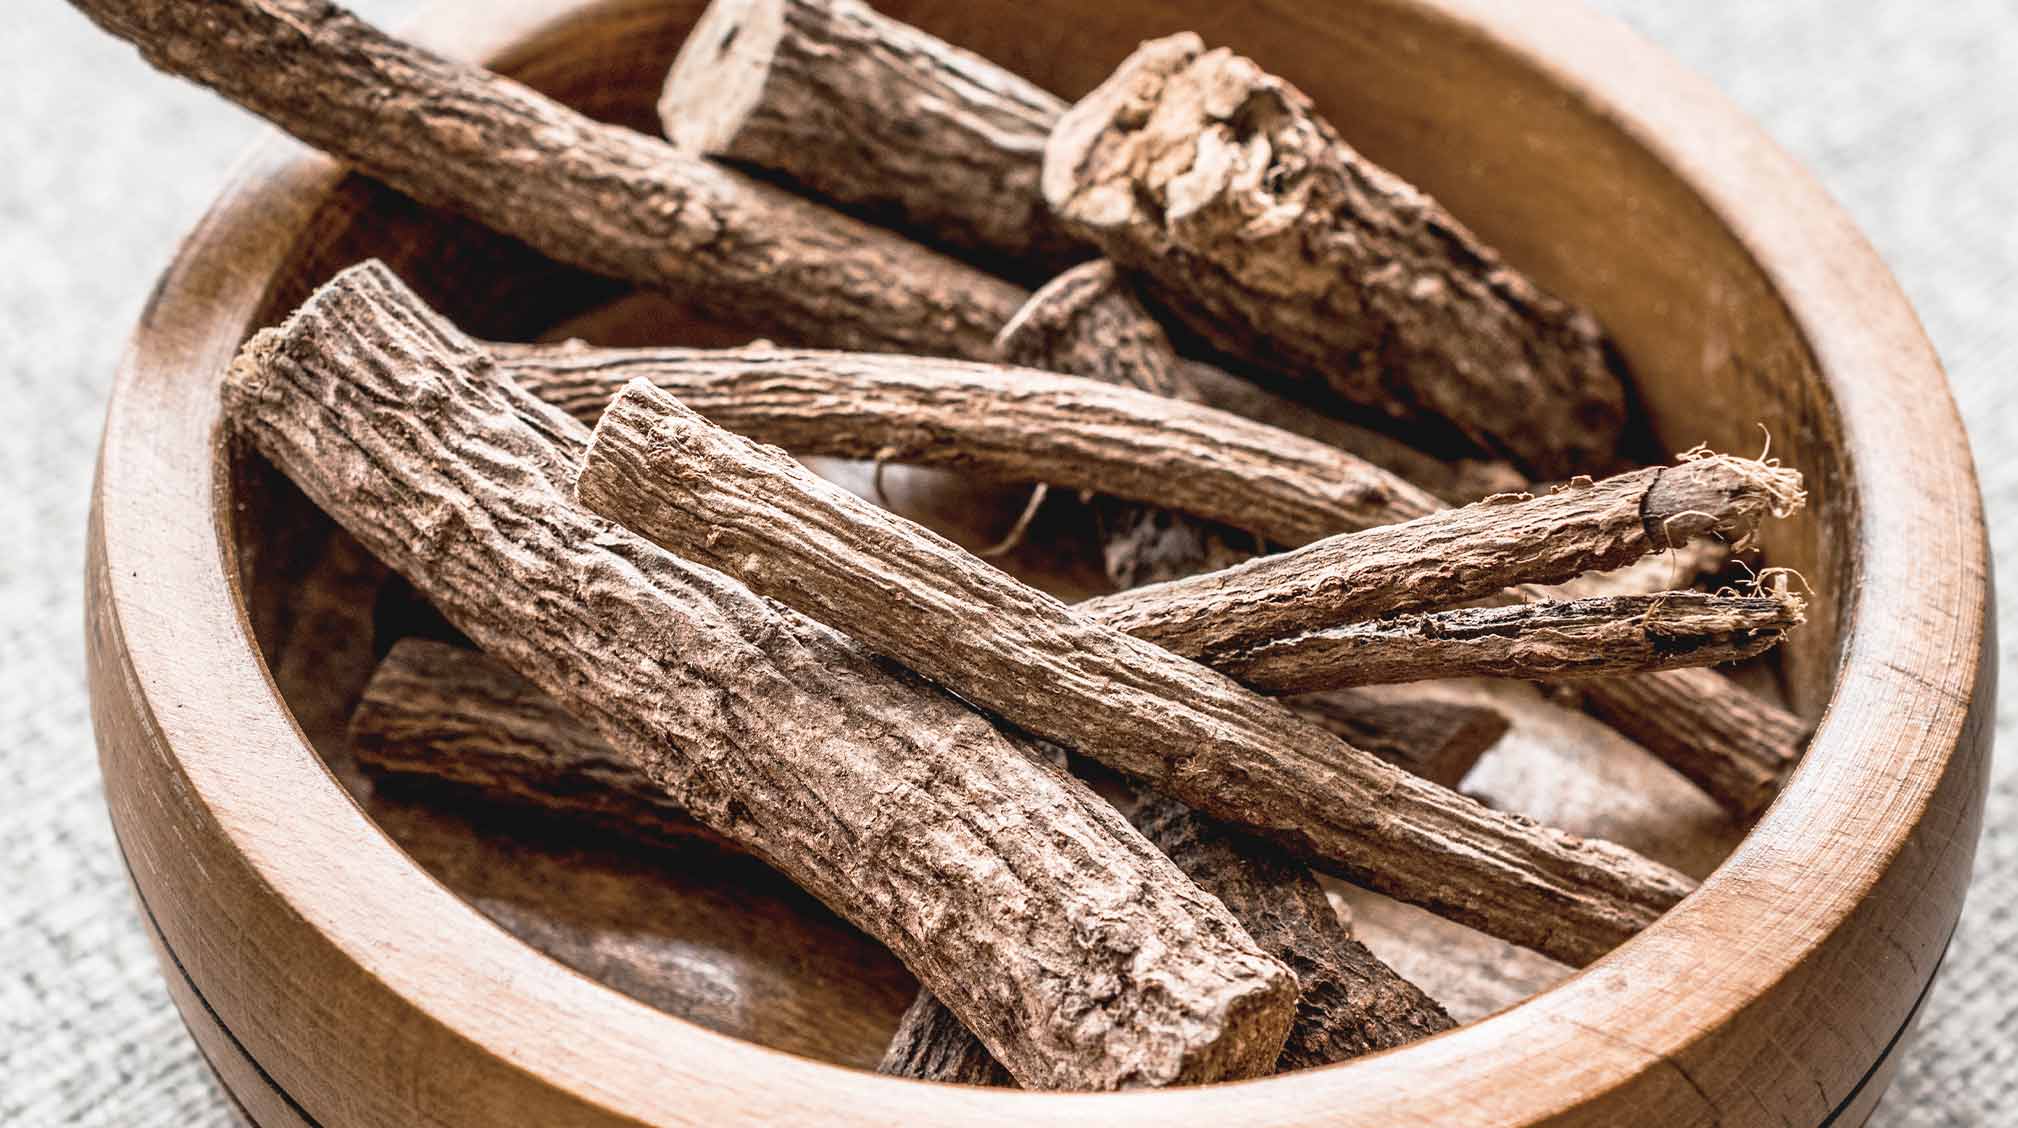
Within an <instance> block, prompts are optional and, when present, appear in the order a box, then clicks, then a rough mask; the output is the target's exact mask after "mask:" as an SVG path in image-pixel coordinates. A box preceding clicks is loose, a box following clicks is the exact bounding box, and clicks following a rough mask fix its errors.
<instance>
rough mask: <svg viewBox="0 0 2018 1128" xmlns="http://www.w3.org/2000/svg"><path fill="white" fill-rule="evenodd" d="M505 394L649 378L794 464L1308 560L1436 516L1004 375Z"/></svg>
mask: <svg viewBox="0 0 2018 1128" xmlns="http://www.w3.org/2000/svg"><path fill="white" fill-rule="evenodd" d="M496 352H497V355H498V357H499V362H500V364H501V365H502V366H503V367H504V368H505V370H506V371H507V372H508V373H509V374H510V375H511V376H512V378H513V379H515V380H517V381H519V382H520V383H521V384H523V385H524V386H525V387H526V389H527V390H529V391H531V392H533V393H534V394H535V395H538V396H539V397H540V398H542V399H546V400H549V401H551V402H553V403H556V404H559V405H560V406H561V407H563V408H564V409H566V410H567V411H568V412H569V413H570V414H573V415H574V416H576V417H577V418H579V419H582V420H585V421H592V420H594V419H596V418H598V417H600V416H601V414H602V412H603V409H604V407H605V406H606V405H607V404H608V403H609V401H610V397H611V396H613V395H614V394H615V393H616V392H617V390H618V389H620V388H621V387H623V385H624V383H625V382H626V381H628V380H631V379H648V380H650V381H652V382H653V383H654V384H657V385H658V386H659V387H661V388H664V389H665V390H667V391H669V392H671V393H672V394H674V395H675V396H677V397H678V398H679V399H680V400H681V401H682V402H683V403H686V404H688V405H689V406H690V407H692V408H693V409H694V410H695V411H698V412H700V413H701V414H703V415H705V416H707V417H708V418H710V419H711V420H713V421H715V422H716V423H718V424H720V425H721V426H723V427H726V428H728V429H729V430H732V431H735V432H737V433H738V434H743V435H748V436H750V437H751V438H754V439H756V440H758V441H760V442H765V443H770V444H772V445H774V446H781V447H784V448H785V449H787V450H790V451H792V452H794V453H797V454H826V455H834V456H837V457H843V458H864V459H868V458H884V459H888V460H891V461H899V462H916V463H921V464H925V465H937V466H947V467H956V468H963V469H972V470H977V471H980V472H982V473H985V474H987V475H988V476H990V477H993V478H995V479H997V480H1000V481H1005V482H1050V483H1052V484H1053V485H1057V486H1064V487H1068V488H1072V489H1086V490H1094V491H1097V492H1100V493H1105V494H1110V495H1112V496H1115V497H1120V498H1127V499H1129V500H1136V501H1145V502H1151V503H1154V504H1157V505H1159V506H1163V507H1166V508H1170V509H1178V510H1182V511H1184V512H1186V513H1190V514H1194V515H1196V516H1199V517H1204V518H1207V519H1209V520H1213V521H1219V522H1222V523H1225V524H1228V525H1232V526H1234V527H1236V528H1241V529H1245V530H1247V531H1249V532H1252V533H1254V534H1255V535H1257V536H1261V537H1266V538H1268V539H1269V540H1271V541H1275V542H1277V543H1282V544H1304V543H1307V542H1309V541H1312V540H1315V539H1317V538H1319V537H1323V536H1328V535H1330V534H1332V533H1335V532H1338V531H1340V530H1345V529H1364V528H1369V527H1372V526H1374V525H1386V524H1392V523H1393V522H1396V521H1406V520H1409V519H1411V518H1414V517H1419V516H1422V515H1423V514H1426V513H1431V512H1434V511H1436V510H1438V509H1440V508H1442V502H1440V501H1438V500H1437V499H1436V498H1435V497H1433V496H1431V495H1430V494H1428V493H1426V492H1424V491H1422V490H1420V489H1418V488H1416V487H1415V486H1412V485H1410V484H1409V483H1407V482H1404V481H1402V480H1401V479H1400V478H1397V477H1395V476H1394V475H1393V474H1390V473H1388V472H1387V471H1385V470H1382V469H1380V468H1379V467H1377V466H1373V465H1371V464H1369V463H1367V462H1365V461H1364V460H1362V459H1359V458H1356V457H1354V456H1353V455H1350V454H1347V453H1345V452H1344V451H1341V450H1337V449H1335V448H1332V447H1328V446H1325V445H1324V444H1322V443H1317V442H1312V441H1310V440H1307V439H1301V438H1298V437H1297V436H1295V435H1289V434H1285V433H1283V432H1281V431H1278V430H1276V429H1275V428H1273V427H1266V426H1262V425H1261V424H1258V423H1251V422H1249V421H1247V420H1245V419H1241V418H1239V417H1237V416H1232V415H1228V414H1226V413H1225V412H1221V411H1214V410H1213V409H1211V408H1207V407H1200V406H1198V405H1196V404H1190V403H1183V402H1180V401H1176V400H1168V399H1164V398H1162V397H1159V396H1151V395H1147V394H1145V393H1142V392H1140V391H1136V390H1134V389H1132V388H1125V387H1117V386H1115V385H1111V384H1103V383H1099V382H1097V381H1093V380H1086V379H1080V378H1077V377H1072V376H1060V375H1057V374H1054V373H1048V372H1038V371H1034V370H1030V369H1021V368H1011V367H1006V366H1003V365H993V364H977V363H971V362H964V361H952V360H940V359H935V358H927V357H914V356H896V355H890V354H869V353H843V352H823V351H815V350H792V349H773V348H748V349H734V350H710V349H677V348H662V349H597V348H585V347H581V346H560V347H557V346H551V345H532V346H525V345H520V346H496Z"/></svg>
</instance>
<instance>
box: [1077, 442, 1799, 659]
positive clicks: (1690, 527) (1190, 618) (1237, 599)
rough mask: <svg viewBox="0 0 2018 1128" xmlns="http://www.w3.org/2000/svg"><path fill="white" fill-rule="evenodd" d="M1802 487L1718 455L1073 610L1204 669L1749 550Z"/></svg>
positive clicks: (1515, 499)
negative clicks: (1723, 547)
mask: <svg viewBox="0 0 2018 1128" xmlns="http://www.w3.org/2000/svg"><path fill="white" fill-rule="evenodd" d="M1800 481H1801V479H1800V475H1799V474H1796V473H1794V472H1793V471H1791V470H1781V469H1778V468H1775V467H1770V466H1767V465H1765V464H1763V463H1758V462H1751V461H1748V460H1745V459H1737V458H1728V457H1721V456H1719V457H1711V458H1699V459H1695V460H1692V461H1687V462H1682V463H1678V464H1676V465H1674V466H1656V467H1648V468H1646V469H1644V470H1635V471H1631V472H1629V473H1625V474H1620V475H1617V476H1616V477H1612V478H1607V479H1605V480H1604V481H1601V482H1595V483H1593V482H1591V481H1589V480H1587V479H1578V480H1577V481H1575V482H1572V483H1570V484H1568V485H1565V486H1562V487H1559V488H1557V489H1556V490H1555V491H1553V492H1551V493H1547V494H1543V495H1541V496H1540V497H1530V496H1528V495H1526V494H1502V495H1499V496H1496V497H1492V498H1488V499H1486V500H1484V501H1480V502H1476V503H1474V504H1472V505H1468V506H1465V507H1464V508H1462V509H1446V510H1443V511H1441V512H1438V513H1433V514H1430V515H1428V516H1425V517H1418V518H1416V519H1415V520H1413V521H1408V522H1405V523H1402V524H1396V525H1385V526H1380V527H1377V528H1370V529H1366V530H1364V531H1361V532H1356V533H1345V534H1341V535H1339V536H1334V537H1328V538H1326V539H1324V540H1321V541H1317V542H1315V543H1312V544H1309V545H1306V546H1304V547H1303V548H1300V549H1297V550H1296V551H1293V552H1285V553H1279V554H1276V555H1273V556H1265V557H1260V558H1258V559H1255V560H1250V561H1247V562H1246V563H1243V564H1239V565H1236V566H1234V567H1231V568H1226V569H1223V570H1221V571H1217V572H1212V573H1210V574H1207V575H1203V576H1195V577H1191V578H1189V579H1184V580H1178V581H1174V582H1171V583H1166V584H1160V585H1157V586H1154V587H1147V588H1140V589H1137V590H1134V591H1126V592H1121V593H1118V594H1115V595H1110V596H1102V597H1100V598H1097V599H1093V600H1089V601H1088V602H1086V603H1085V604H1082V605H1081V608H1082V610H1085V611H1086V612H1087V613H1089V614H1093V615H1097V616H1099V617H1100V618H1102V619H1104V620H1106V621H1107V622H1109V623H1112V624H1113V625H1115V626H1117V627H1119V628H1120V629H1122V630H1125V631H1127V632H1128V633H1130V634H1133V635H1137V636H1139V637H1142V638H1146V639H1150V640H1151V641H1153V642H1155V643H1157V644H1158V645H1160V646H1163V647H1166V648H1168V649H1170V650H1173V651H1175V652H1177V653H1179V654H1183V655H1185V656H1186V657H1190V658H1199V659H1201V660H1205V661H1207V662H1208V664H1210V656H1211V655H1213V654H1218V653H1229V652H1233V651H1237V650H1241V649H1245V648H1251V647H1255V646H1259V645H1261V644H1264V643H1267V642H1270V641H1274V640H1280V639H1284V638H1289V637H1293V636H1297V635H1302V634H1305V633H1308V632H1311V631H1317V630H1324V629H1328V628H1331V627H1337V626H1341V625H1344V624H1348V623H1353V622H1356V621H1359V620H1363V619H1370V618H1373V617H1375V616H1378V615H1390V614H1394V613H1396V612H1403V611H1420V610H1428V609H1435V608H1448V607H1457V606H1459V605H1461V604H1465V603H1470V602H1472V601H1474V600H1479V599H1487V598H1492V597H1497V596H1500V594H1501V593H1502V592H1503V591H1504V590H1505V589H1507V588H1510V587H1514V586H1516V585H1520V584H1554V583H1561V582H1563V581H1567V580H1570V579H1573V578H1575V577H1578V576H1581V575H1582V574H1584V573H1585V572H1589V571H1594V570H1598V571H1602V570H1607V569H1613V568H1618V567H1621V566H1622V565H1625V564H1630V563H1632V562H1634V561H1636V560H1639V559H1641V558H1642V557H1645V556H1647V555H1648V554H1649V553H1654V552H1659V551H1662V550H1666V549H1670V548H1678V547H1680V546H1683V545H1686V544H1688V543H1689V542H1690V541H1691V540H1692V539H1695V538H1700V537H1720V538H1723V539H1724V540H1727V541H1730V542H1733V543H1738V542H1743V541H1747V540H1750V539H1751V537H1752V536H1753V534H1754V533H1756V532H1757V530H1758V528H1759V525H1760V523H1761V522H1763V521H1764V520H1765V519H1766V518H1767V517H1770V516H1781V517H1784V516H1787V515H1788V514H1790V513H1792V512H1793V511H1794V510H1795V509H1796V508H1798V507H1799V505H1800V503H1801V500H1800V499H1801V496H1802V495H1801V492H1800ZM1692 578H1693V577H1692ZM1449 676H1453V677H1455V676H1458V675H1456V674H1452V675H1449Z"/></svg>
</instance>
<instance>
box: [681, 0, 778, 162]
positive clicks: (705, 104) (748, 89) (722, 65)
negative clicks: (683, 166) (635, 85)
mask: <svg viewBox="0 0 2018 1128" xmlns="http://www.w3.org/2000/svg"><path fill="white" fill-rule="evenodd" d="M784 32H785V6H784V4H783V3H782V2H780V0H714V2H713V3H711V4H709V5H708V9H707V11H706V12H704V13H702V15H701V19H700V22H699V23H697V24H695V25H694V30H693V32H692V33H690V34H689V35H688V36H687V41H686V43H684V44H683V45H682V46H681V47H680V53H679V54H678V55H677V56H675V57H674V59H673V66H672V69H671V70H670V71H668V72H667V73H666V85H665V89H664V91H663V92H662V93H661V94H660V95H659V123H660V125H661V126H663V127H664V129H665V134H666V139H667V140H669V141H671V142H672V143H673V145H674V147H676V148H679V149H682V150H684V151H686V152H689V153H694V154H697V155H699V156H725V155H728V154H729V150H731V149H732V148H733V147H734V146H735V142H736V135H737V133H738V132H740V131H741V129H742V127H743V122H744V121H745V120H747V119H748V118H749V116H750V113H751V112H752V111H753V110H755V109H756V108H757V105H758V103H759V102H760V101H761V100H762V99H763V93H764V84H765V83H766V82H768V81H769V79H770V73H771V58H772V55H773V53H774V52H775V51H776V50H777V47H778V41H779V39H781V38H782V37H783V35H784Z"/></svg>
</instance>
